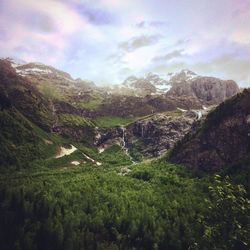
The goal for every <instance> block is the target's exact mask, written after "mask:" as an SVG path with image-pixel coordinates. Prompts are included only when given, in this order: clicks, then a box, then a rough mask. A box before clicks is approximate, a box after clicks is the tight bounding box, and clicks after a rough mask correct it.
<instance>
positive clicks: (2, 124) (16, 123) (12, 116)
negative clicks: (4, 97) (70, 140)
mask: <svg viewBox="0 0 250 250" xmlns="http://www.w3.org/2000/svg"><path fill="white" fill-rule="evenodd" d="M0 130H1V133H0V147H1V151H0V166H1V167H2V168H3V169H4V168H5V169H8V167H10V166H14V167H15V168H22V167H29V166H30V163H31V162H32V161H33V160H35V159H41V158H46V157H49V156H50V155H51V154H52V153H55V149H56V145H55V143H54V142H53V141H51V144H46V139H48V138H49V136H48V134H47V133H45V132H44V131H42V130H41V129H39V128H38V127H36V126H35V125H34V124H32V123H31V122H29V121H28V120H27V119H26V118H25V117H24V116H23V115H22V114H21V113H20V112H18V111H17V110H16V109H15V108H11V109H7V110H3V111H0Z"/></svg>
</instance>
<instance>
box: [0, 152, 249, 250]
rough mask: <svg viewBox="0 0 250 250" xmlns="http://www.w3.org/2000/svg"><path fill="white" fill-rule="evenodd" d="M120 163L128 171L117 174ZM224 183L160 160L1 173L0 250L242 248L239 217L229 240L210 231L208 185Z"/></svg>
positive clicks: (213, 224) (213, 225)
mask: <svg viewBox="0 0 250 250" xmlns="http://www.w3.org/2000/svg"><path fill="white" fill-rule="evenodd" d="M71 150H72V148H71ZM76 153H77V152H76V151H75V152H74V153H72V154H71V155H68V156H64V157H62V158H61V160H62V159H64V161H66V159H68V160H69V161H71V160H72V159H73V158H72V157H73V156H74V154H76ZM75 156H76V155H75ZM59 159H60V158H59ZM59 159H56V160H59ZM61 163H62V162H61ZM124 168H127V169H129V170H130V171H127V172H126V173H125V175H121V174H120V173H121V171H122V170H123V169H124ZM223 183H224V182H221V184H218V183H216V182H214V181H213V180H212V179H209V178H206V177H203V178H197V177H195V176H194V175H192V174H191V173H189V172H188V171H187V170H186V169H185V168H183V167H181V166H177V165H173V164H170V163H167V162H166V161H165V159H163V158H162V159H157V160H147V161H145V162H142V163H138V164H135V165H123V166H120V165H117V166H109V165H103V166H97V165H95V164H93V163H92V162H91V161H90V162H89V163H85V164H81V165H79V166H73V165H69V164H68V165H67V164H66V165H64V164H62V166H55V167H53V168H47V167H42V168H37V169H35V168H32V169H27V170H21V171H18V172H13V173H8V174H7V173H6V174H3V175H1V178H0V201H1V203H0V204H1V207H0V209H1V213H0V244H1V249H189V248H192V249H231V248H225V247H227V246H229V244H231V245H230V246H232V245H237V244H238V245H239V246H240V247H242V248H240V249H244V247H245V244H247V243H248V242H247V241H248V240H249V238H247V235H245V233H246V232H247V231H243V229H244V230H245V229H246V227H247V225H246V222H247V221H246V218H247V217H245V218H244V221H242V220H239V221H238V223H239V224H240V226H241V227H242V232H240V231H239V230H238V231H237V230H236V231H235V229H234V231H232V233H233V234H236V235H237V237H238V238H236V239H235V240H233V242H231V241H230V243H228V242H227V241H225V238H227V237H232V235H228V236H225V235H224V234H223V231H221V232H220V231H219V232H218V231H216V230H218V227H220V223H221V220H220V219H218V218H217V219H215V218H216V216H218V214H216V213H219V212H220V211H218V209H217V210H216V209H214V207H213V202H215V200H213V199H215V197H214V198H213V197H211V196H210V195H209V192H210V191H209V190H210V189H211V188H212V189H213V188H214V189H213V190H216V187H217V186H220V188H221V189H223V188H225V186H223V185H222V184H223ZM225 185H228V183H226V184H225ZM209 188H210V189H209ZM232 190H233V192H236V191H237V188H236V189H234V188H232ZM235 190H236V191H235ZM224 191H225V192H229V191H228V190H226V189H225V190H224ZM237 192H238V191H237ZM237 195H238V196H242V194H241V193H240V192H238V193H237ZM217 198H218V199H219V198H220V197H217ZM242 199H243V198H242ZM228 204H229V205H231V204H230V203H228ZM241 205H242V204H241ZM210 206H211V207H213V211H211V209H209V207H210ZM226 216H228V218H227V217H224V218H223V220H224V222H225V223H229V222H230V221H231V219H232V218H230V217H229V216H230V214H226ZM233 216H236V215H233ZM211 218H213V220H212V221H211ZM227 226H228V225H227ZM209 230H210V231H209ZM244 232H245V233H244ZM215 237H216V241H214V240H215ZM218 246H219V248H217V247H218ZM224 246H225V247H224ZM220 247H221V248H220ZM232 249H233V248H232ZM245 249H247V248H245Z"/></svg>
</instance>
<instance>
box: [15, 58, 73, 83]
mask: <svg viewBox="0 0 250 250" xmlns="http://www.w3.org/2000/svg"><path fill="white" fill-rule="evenodd" d="M15 69H16V72H17V74H19V75H21V76H43V77H44V76H46V77H49V78H56V79H61V80H67V81H73V79H72V77H71V76H70V74H68V73H66V72H63V71H61V70H58V69H55V68H53V67H51V66H47V65H45V64H42V63H37V62H32V63H27V64H23V65H20V66H17V67H15Z"/></svg>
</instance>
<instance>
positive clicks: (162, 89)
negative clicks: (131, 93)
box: [122, 73, 171, 95]
mask: <svg viewBox="0 0 250 250" xmlns="http://www.w3.org/2000/svg"><path fill="white" fill-rule="evenodd" d="M122 86H124V87H126V88H128V89H133V90H135V91H138V92H139V93H141V94H142V95H147V94H164V93H166V92H167V91H168V90H169V89H170V88H171V85H170V84H169V82H168V81H166V80H165V79H163V78H161V77H160V76H159V75H157V74H154V73H148V74H147V75H146V76H145V77H142V78H137V77H135V76H130V77H128V78H127V79H126V80H125V81H124V82H123V83H122Z"/></svg>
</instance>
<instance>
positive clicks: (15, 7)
mask: <svg viewBox="0 0 250 250" xmlns="http://www.w3.org/2000/svg"><path fill="white" fill-rule="evenodd" d="M0 56H1V57H7V56H8V57H15V58H20V59H23V60H25V61H28V62H30V61H36V62H43V63H45V64H50V65H53V66H55V67H57V68H59V69H62V70H65V71H67V72H69V73H70V74H72V76H73V77H81V78H83V79H90V80H94V81H95V82H97V83H100V84H103V83H104V84H108V83H120V82H121V81H122V80H124V78H126V77H127V76H129V75H137V76H141V75H144V74H145V73H147V72H149V71H151V72H156V73H161V74H165V73H168V72H173V71H178V70H181V69H183V68H188V69H191V70H193V71H195V72H196V73H198V74H203V75H213V76H218V77H221V78H223V79H234V80H236V81H237V82H238V83H239V84H240V85H241V86H250V0H41V1H39V0H1V1H0Z"/></svg>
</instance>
